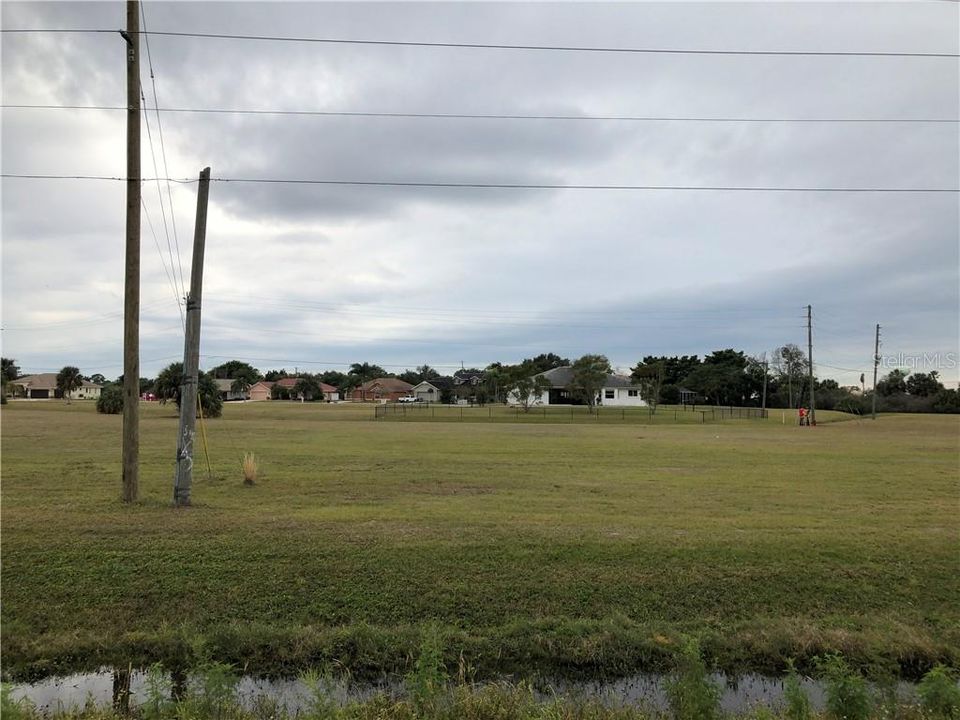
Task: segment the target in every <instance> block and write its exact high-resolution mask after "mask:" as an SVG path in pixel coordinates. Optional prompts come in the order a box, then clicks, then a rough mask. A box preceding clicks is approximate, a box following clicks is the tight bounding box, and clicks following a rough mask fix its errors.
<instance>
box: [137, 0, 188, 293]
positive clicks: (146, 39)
mask: <svg viewBox="0 0 960 720" xmlns="http://www.w3.org/2000/svg"><path fill="white" fill-rule="evenodd" d="M139 5H140V22H141V23H142V25H143V30H144V33H146V30H147V18H146V15H144V7H143V1H142V0H141V1H140V3H139ZM143 40H144V44H145V46H146V49H147V65H148V67H149V69H150V84H151V85H152V86H153V104H154V107H157V106H158V105H160V100H159V99H158V98H157V81H156V76H155V75H154V72H153V56H152V55H151V54H150V38H149V36H148V35H146V34H144V36H143ZM141 92H142V89H141ZM143 104H144V115H146V112H147V109H146V105H147V101H146V99H144V101H143ZM157 135H159V137H160V154H161V156H162V158H163V172H164V174H165V175H167V174H169V170H168V169H167V149H166V145H165V144H164V142H163V124H162V123H161V121H160V113H159V111H158V112H157ZM151 150H152V146H151ZM167 202H168V203H169V205H170V224H171V225H173V242H174V244H175V245H176V248H177V268H178V269H179V271H180V287H181V289H183V288H185V287H186V284H185V283H184V280H183V263H182V262H181V260H180V238H179V235H178V233H177V218H176V214H175V213H174V211H173V193H172V191H171V189H170V181H169V180H167ZM161 203H162V201H161Z"/></svg>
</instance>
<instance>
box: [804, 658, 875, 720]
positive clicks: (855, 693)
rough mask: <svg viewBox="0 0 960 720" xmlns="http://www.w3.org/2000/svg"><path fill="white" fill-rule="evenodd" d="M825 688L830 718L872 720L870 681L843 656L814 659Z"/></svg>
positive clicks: (838, 719) (835, 719) (837, 719)
mask: <svg viewBox="0 0 960 720" xmlns="http://www.w3.org/2000/svg"><path fill="white" fill-rule="evenodd" d="M815 662H816V665H817V669H818V670H819V671H820V674H821V675H822V676H823V680H824V683H825V684H826V695H827V717H830V718H834V720H869V718H870V713H871V711H872V710H873V701H872V699H871V697H870V690H869V688H868V687H867V681H866V680H864V678H863V676H862V675H860V674H859V673H856V672H854V671H853V670H851V669H850V666H849V665H847V663H846V661H845V660H844V659H843V658H842V657H840V655H836V654H834V655H826V656H823V657H818V658H815Z"/></svg>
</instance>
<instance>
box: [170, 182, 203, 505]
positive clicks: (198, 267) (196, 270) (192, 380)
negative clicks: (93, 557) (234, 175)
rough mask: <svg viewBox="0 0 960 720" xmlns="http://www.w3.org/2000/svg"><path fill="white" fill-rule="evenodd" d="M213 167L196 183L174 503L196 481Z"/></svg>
mask: <svg viewBox="0 0 960 720" xmlns="http://www.w3.org/2000/svg"><path fill="white" fill-rule="evenodd" d="M209 192H210V168H204V169H203V170H202V171H201V172H200V183H199V185H198V186H197V222H196V225H195V226H194V231H193V260H192V262H191V263H190V293H189V294H188V295H187V318H186V329H185V331H184V335H185V337H184V341H183V380H182V384H181V385H180V434H179V435H178V436H177V470H176V475H175V477H174V481H173V504H174V505H177V506H184V505H189V504H190V486H191V485H192V484H193V438H194V435H195V433H196V427H197V381H198V376H199V372H200V301H201V299H202V297H203V250H204V244H205V242H206V238H207V196H208V195H209Z"/></svg>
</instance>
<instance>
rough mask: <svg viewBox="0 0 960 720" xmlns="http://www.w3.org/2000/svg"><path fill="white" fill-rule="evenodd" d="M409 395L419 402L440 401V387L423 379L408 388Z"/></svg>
mask: <svg viewBox="0 0 960 720" xmlns="http://www.w3.org/2000/svg"><path fill="white" fill-rule="evenodd" d="M410 395H411V396H413V397H415V398H417V400H419V401H420V402H440V388H439V387H437V386H436V385H434V384H433V383H431V382H428V381H426V380H424V381H423V382H422V383H418V384H417V385H414V386H413V387H412V388H411V389H410Z"/></svg>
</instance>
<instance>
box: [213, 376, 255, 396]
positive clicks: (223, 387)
mask: <svg viewBox="0 0 960 720" xmlns="http://www.w3.org/2000/svg"><path fill="white" fill-rule="evenodd" d="M214 382H215V383H216V384H217V390H219V391H220V397H222V398H223V399H224V400H246V399H247V398H249V397H250V393H249V391H246V392H241V391H237V390H233V389H232V388H233V383H234V382H235V381H234V380H233V378H215V379H214Z"/></svg>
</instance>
